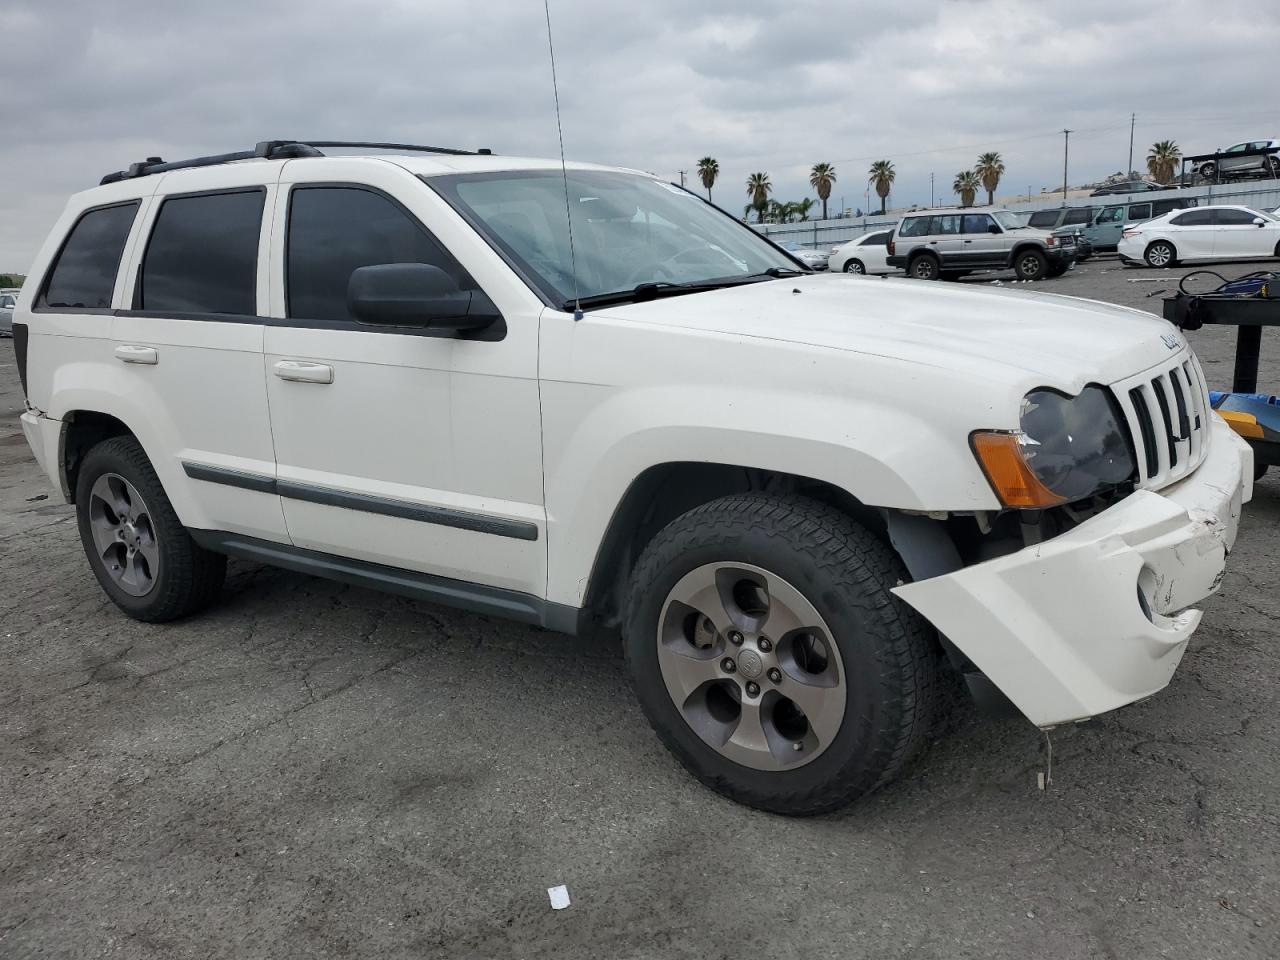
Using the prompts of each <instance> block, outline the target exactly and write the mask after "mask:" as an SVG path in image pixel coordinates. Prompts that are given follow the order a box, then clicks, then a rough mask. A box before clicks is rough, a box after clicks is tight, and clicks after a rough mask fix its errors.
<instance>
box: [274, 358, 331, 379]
mask: <svg viewBox="0 0 1280 960" xmlns="http://www.w3.org/2000/svg"><path fill="white" fill-rule="evenodd" d="M273 369H274V370H275V373H276V376H277V377H279V378H280V379H281V380H293V381H295V382H297V383H333V367H331V366H329V365H328V364H327V363H306V362H304V361H302V360H277V361H276V363H275V367H274V368H273Z"/></svg>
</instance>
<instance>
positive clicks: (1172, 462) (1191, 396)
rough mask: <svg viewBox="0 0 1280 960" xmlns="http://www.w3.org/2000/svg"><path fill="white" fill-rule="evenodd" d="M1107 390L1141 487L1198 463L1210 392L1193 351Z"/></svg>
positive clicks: (1204, 439)
mask: <svg viewBox="0 0 1280 960" xmlns="http://www.w3.org/2000/svg"><path fill="white" fill-rule="evenodd" d="M1111 389H1112V391H1113V392H1114V393H1115V397H1116V400H1117V401H1119V403H1120V409H1121V410H1122V411H1124V416H1125V419H1126V420H1127V421H1128V423H1129V434H1130V436H1131V437H1132V438H1133V446H1134V453H1135V454H1136V456H1137V461H1138V477H1139V485H1140V486H1143V487H1148V488H1152V489H1156V488H1159V487H1163V486H1165V485H1166V484H1169V483H1172V482H1173V481H1175V480H1178V479H1180V478H1182V477H1185V476H1186V475H1187V474H1188V473H1190V472H1191V471H1192V470H1194V469H1195V468H1196V467H1198V466H1200V461H1201V460H1203V459H1204V455H1205V452H1206V450H1205V448H1206V446H1207V444H1208V438H1209V432H1208V431H1209V393H1208V390H1207V389H1206V388H1205V381H1204V372H1203V371H1202V370H1201V369H1200V361H1199V360H1197V359H1196V356H1195V354H1193V353H1191V352H1189V351H1188V352H1187V353H1184V354H1183V355H1182V356H1181V357H1179V358H1178V359H1176V360H1173V361H1170V362H1169V363H1168V364H1167V365H1166V366H1165V367H1163V369H1157V370H1147V371H1145V372H1143V373H1141V374H1139V375H1138V376H1136V377H1131V378H1130V379H1128V380H1122V381H1120V382H1119V383H1116V384H1113V385H1112V388H1111Z"/></svg>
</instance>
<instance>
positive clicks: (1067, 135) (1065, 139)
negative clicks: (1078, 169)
mask: <svg viewBox="0 0 1280 960" xmlns="http://www.w3.org/2000/svg"><path fill="white" fill-rule="evenodd" d="M1070 147H1071V131H1070V130H1063V131H1062V199H1063V200H1064V201H1065V200H1066V199H1067V151H1068V149H1069V148H1070Z"/></svg>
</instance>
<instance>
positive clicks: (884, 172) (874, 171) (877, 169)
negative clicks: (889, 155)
mask: <svg viewBox="0 0 1280 960" xmlns="http://www.w3.org/2000/svg"><path fill="white" fill-rule="evenodd" d="M897 175H898V172H897V171H896V170H894V169H893V161H891V160H877V161H876V162H875V163H873V164H872V165H871V170H870V171H869V172H868V174H867V180H868V182H869V183H872V184H875V188H876V196H877V197H879V198H880V213H881V215H883V214H884V204H885V201H886V200H887V199H888V198H889V188H890V187H891V186H893V180H894V177H896V176H897Z"/></svg>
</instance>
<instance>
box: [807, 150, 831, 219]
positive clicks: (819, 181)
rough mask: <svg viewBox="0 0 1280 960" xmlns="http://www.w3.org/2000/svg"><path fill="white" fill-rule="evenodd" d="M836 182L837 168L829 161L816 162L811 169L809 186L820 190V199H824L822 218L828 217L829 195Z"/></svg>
mask: <svg viewBox="0 0 1280 960" xmlns="http://www.w3.org/2000/svg"><path fill="white" fill-rule="evenodd" d="M835 182H836V168H835V167H833V166H832V165H831V164H829V163H815V164H814V165H813V169H812V170H810V171H809V186H811V187H813V189H815V190H817V191H818V199H819V200H821V201H822V219H823V220H825V219H827V197H829V196H831V185H832V184H833V183H835Z"/></svg>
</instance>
